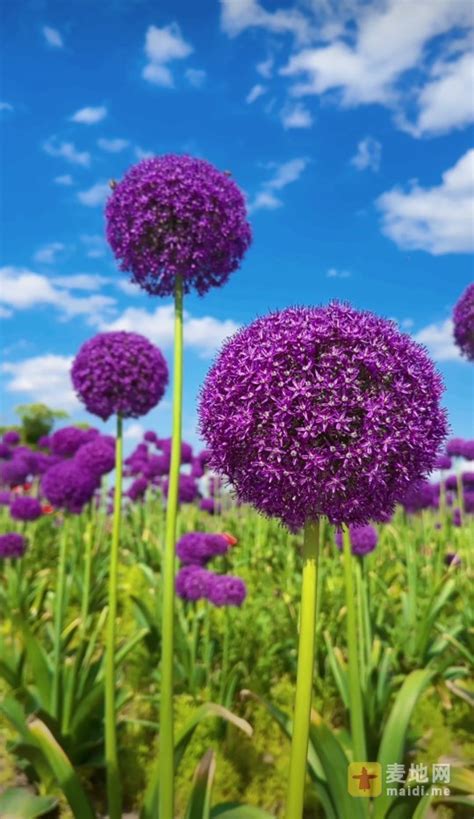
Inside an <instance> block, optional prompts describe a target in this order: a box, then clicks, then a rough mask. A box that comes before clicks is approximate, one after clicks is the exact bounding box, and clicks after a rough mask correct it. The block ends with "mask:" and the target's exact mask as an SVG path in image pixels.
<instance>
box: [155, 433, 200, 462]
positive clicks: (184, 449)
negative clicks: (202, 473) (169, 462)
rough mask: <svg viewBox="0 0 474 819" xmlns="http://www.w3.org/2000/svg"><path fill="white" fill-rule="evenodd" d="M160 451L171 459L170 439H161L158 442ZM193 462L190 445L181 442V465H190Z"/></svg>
mask: <svg viewBox="0 0 474 819" xmlns="http://www.w3.org/2000/svg"><path fill="white" fill-rule="evenodd" d="M160 449H161V450H162V452H163V453H164V455H166V456H167V457H168V459H170V458H171V438H162V440H161V441H160ZM192 461H193V448H192V446H191V444H187V443H186V441H182V442H181V463H182V464H190V463H192Z"/></svg>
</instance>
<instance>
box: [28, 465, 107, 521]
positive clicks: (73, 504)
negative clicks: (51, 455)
mask: <svg viewBox="0 0 474 819" xmlns="http://www.w3.org/2000/svg"><path fill="white" fill-rule="evenodd" d="M99 483H100V482H99V479H98V478H97V475H94V474H93V473H92V472H90V470H88V469H84V467H82V466H80V465H79V464H78V463H76V461H75V460H68V461H62V462H61V463H59V464H56V466H53V467H51V469H48V471H47V472H46V473H45V474H44V475H43V477H42V480H41V490H42V492H43V494H44V496H45V497H46V498H47V500H48V501H49V502H50V503H52V505H53V506H55V507H57V508H62V509H66V510H67V511H68V512H72V513H73V514H80V512H81V511H82V508H83V506H85V504H86V503H89V501H91V500H92V498H93V495H94V492H95V490H96V489H98V487H99Z"/></svg>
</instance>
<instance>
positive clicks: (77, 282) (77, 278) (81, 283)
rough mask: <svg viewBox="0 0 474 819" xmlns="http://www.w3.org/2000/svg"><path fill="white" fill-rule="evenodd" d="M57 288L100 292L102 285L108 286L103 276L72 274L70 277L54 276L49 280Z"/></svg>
mask: <svg viewBox="0 0 474 819" xmlns="http://www.w3.org/2000/svg"><path fill="white" fill-rule="evenodd" d="M51 281H52V283H53V284H57V285H58V287H65V288H67V289H68V290H85V291H94V290H100V289H101V287H103V286H104V284H109V280H108V279H106V278H105V276H98V275H97V274H96V273H73V274H72V275H71V276H55V277H54V279H52V280H51Z"/></svg>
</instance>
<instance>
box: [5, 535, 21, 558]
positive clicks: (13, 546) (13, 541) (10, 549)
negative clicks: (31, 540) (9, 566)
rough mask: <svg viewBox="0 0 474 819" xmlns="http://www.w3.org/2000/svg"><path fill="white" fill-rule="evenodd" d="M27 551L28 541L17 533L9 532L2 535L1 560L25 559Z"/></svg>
mask: <svg viewBox="0 0 474 819" xmlns="http://www.w3.org/2000/svg"><path fill="white" fill-rule="evenodd" d="M25 550H26V540H25V538H24V537H23V535H19V534H18V533H17V532H7V534H6V535H0V558H5V557H23V555H24V554H25Z"/></svg>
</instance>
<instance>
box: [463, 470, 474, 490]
mask: <svg viewBox="0 0 474 819" xmlns="http://www.w3.org/2000/svg"><path fill="white" fill-rule="evenodd" d="M461 480H462V483H463V486H468V487H469V488H470V487H473V488H474V472H463V473H462V476H461Z"/></svg>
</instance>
